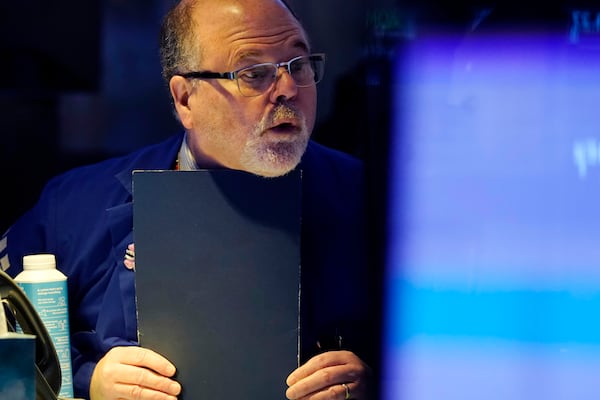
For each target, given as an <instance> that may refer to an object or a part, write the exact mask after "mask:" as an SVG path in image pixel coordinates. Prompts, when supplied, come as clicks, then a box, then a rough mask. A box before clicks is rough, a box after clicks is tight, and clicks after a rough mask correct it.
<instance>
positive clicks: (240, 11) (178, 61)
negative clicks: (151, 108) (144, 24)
mask: <svg viewBox="0 0 600 400" xmlns="http://www.w3.org/2000/svg"><path fill="white" fill-rule="evenodd" d="M273 7H277V8H283V9H284V10H285V11H286V14H288V15H289V16H290V17H292V18H294V19H295V20H296V21H297V22H298V24H300V22H299V20H298V17H297V16H296V14H295V13H294V12H293V10H292V9H291V7H290V6H289V5H288V4H287V2H286V1H285V0H182V1H180V2H179V3H177V4H176V5H175V6H174V7H173V8H172V9H171V10H170V11H169V12H168V13H167V15H166V16H165V18H164V20H163V23H162V27H161V32H160V61H161V67H162V76H163V79H164V80H165V81H166V82H167V83H168V82H169V80H170V79H171V77H172V76H173V75H176V74H177V73H180V72H183V71H189V70H192V69H195V68H196V67H197V66H198V65H199V64H200V62H201V60H202V56H203V52H204V51H205V46H204V43H203V40H202V39H204V40H210V38H209V36H210V35H206V34H200V32H198V31H199V29H200V28H199V27H202V29H205V27H206V28H209V29H210V27H209V25H214V24H213V23H219V22H220V21H221V19H220V18H219V17H217V15H218V14H229V16H230V17H235V15H236V14H237V15H238V17H239V18H240V19H247V18H253V17H254V16H255V15H257V13H256V11H258V12H259V13H262V15H268V11H267V10H269V9H270V10H273ZM252 11H254V12H252ZM244 17H246V18H244Z"/></svg>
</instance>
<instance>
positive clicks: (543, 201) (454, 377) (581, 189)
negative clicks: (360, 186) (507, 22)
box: [383, 32, 600, 400]
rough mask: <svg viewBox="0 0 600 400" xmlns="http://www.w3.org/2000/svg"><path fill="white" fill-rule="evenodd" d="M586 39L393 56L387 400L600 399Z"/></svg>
mask: <svg viewBox="0 0 600 400" xmlns="http://www.w3.org/2000/svg"><path fill="white" fill-rule="evenodd" d="M589 34H590V32H586V35H587V36H585V37H584V36H578V40H577V41H574V40H573V37H572V35H571V36H569V34H568V33H566V32H560V33H552V34H545V33H544V34H542V33H535V32H530V33H528V34H520V33H514V32H513V33H504V34H499V33H496V34H485V35H478V34H476V33H474V34H471V35H467V36H464V37H457V36H452V35H444V34H439V35H431V36H425V37H420V38H416V39H415V40H414V41H412V42H411V43H409V44H408V45H406V46H405V47H404V48H403V51H402V54H400V55H399V60H398V64H397V67H396V74H395V76H397V77H398V82H396V86H395V87H394V90H395V93H396V96H397V97H396V98H395V101H394V107H395V109H394V122H393V125H394V135H393V138H392V139H393V141H392V144H391V149H392V152H391V154H392V159H393V163H392V166H391V168H392V170H391V174H392V180H391V186H390V204H391V207H390V209H389V216H388V220H389V243H388V254H387V265H386V274H387V275H386V293H387V296H388V297H387V299H386V305H387V308H386V317H385V337H384V349H386V352H385V354H384V359H385V368H384V371H383V375H384V378H383V389H384V390H383V393H384V396H383V398H386V399H404V398H406V399H410V400H424V399H461V400H465V399H483V398H485V399H498V400H500V399H502V400H505V399H545V400H548V399H550V400H554V399H595V398H597V396H598V393H600V378H598V377H599V376H600V318H598V313H599V310H600V244H599V238H600V234H599V232H600V229H599V226H600V225H599V221H600V89H599V88H600V73H599V72H598V71H600V46H599V45H598V44H600V40H598V38H596V39H595V42H594V38H593V37H590V36H589ZM584 39H585V40H584ZM594 43H595V44H596V45H593V44H594Z"/></svg>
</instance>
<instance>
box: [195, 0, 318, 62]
mask: <svg viewBox="0 0 600 400" xmlns="http://www.w3.org/2000/svg"><path fill="white" fill-rule="evenodd" d="M225 3H226V4H224V3H223V2H220V1H216V2H213V3H212V6H210V7H208V9H204V10H200V11H199V12H198V13H197V14H196V18H195V24H196V33H197V36H198V38H197V40H199V44H200V46H201V48H202V53H203V58H204V59H205V60H208V59H211V58H216V59H221V61H225V62H227V63H228V64H229V65H234V64H236V63H238V62H241V61H243V60H246V59H248V60H251V59H260V58H263V59H264V58H265V57H267V58H269V57H275V58H277V57H288V56H289V57H292V56H294V55H298V54H302V53H307V52H308V51H309V42H308V37H307V35H306V32H305V31H304V28H303V27H302V26H301V24H300V23H299V21H298V20H297V19H296V18H295V17H294V16H293V15H292V14H291V13H290V12H289V10H288V9H287V8H285V6H283V5H282V4H281V3H279V2H277V1H275V0H241V1H232V2H230V3H227V2H225Z"/></svg>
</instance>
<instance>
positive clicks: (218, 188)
mask: <svg viewBox="0 0 600 400" xmlns="http://www.w3.org/2000/svg"><path fill="white" fill-rule="evenodd" d="M133 191H134V204H133V211H134V220H133V221H134V241H135V246H136V248H135V253H136V272H135V274H136V297H137V300H136V301H137V312H138V334H139V340H140V344H141V345H142V346H144V347H147V348H151V349H153V350H155V351H157V352H159V353H161V354H163V355H164V356H166V357H167V358H168V359H169V360H171V361H172V362H173V363H174V364H175V365H176V367H177V375H176V379H177V380H178V381H179V382H180V383H181V384H182V386H183V393H182V395H181V396H180V399H182V400H185V399H187V400H195V399H213V400H219V399H224V400H225V399H232V398H250V399H261V400H270V399H273V400H275V399H283V398H285V390H286V387H287V386H286V384H285V379H286V377H287V375H288V374H289V373H290V372H291V371H293V370H294V369H295V368H296V367H297V366H298V353H299V322H300V321H299V315H300V312H299V304H300V297H299V296H300V224H301V172H300V171H293V172H291V173H290V174H288V175H285V176H283V177H279V178H262V177H258V176H255V175H252V174H249V173H246V172H241V171H233V170H211V171H206V170H205V171H136V172H134V174H133Z"/></svg>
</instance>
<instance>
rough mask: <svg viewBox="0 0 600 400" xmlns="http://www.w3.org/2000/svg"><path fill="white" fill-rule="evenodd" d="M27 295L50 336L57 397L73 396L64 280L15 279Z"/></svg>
mask: <svg viewBox="0 0 600 400" xmlns="http://www.w3.org/2000/svg"><path fill="white" fill-rule="evenodd" d="M18 285H19V286H21V288H23V290H24V291H25V294H26V295H27V298H28V299H29V301H30V302H31V304H33V307H34V308H35V310H36V311H37V313H38V314H39V316H40V318H41V319H42V321H43V322H44V325H45V326H46V330H48V333H49V334H50V337H51V338H52V342H53V343H54V347H55V348H56V353H57V354H58V360H59V362H60V369H61V374H62V384H61V387H60V393H59V396H60V397H67V398H72V397H73V373H72V371H71V346H70V339H69V312H68V304H69V299H68V295H67V284H66V281H61V282H39V283H25V282H18Z"/></svg>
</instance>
